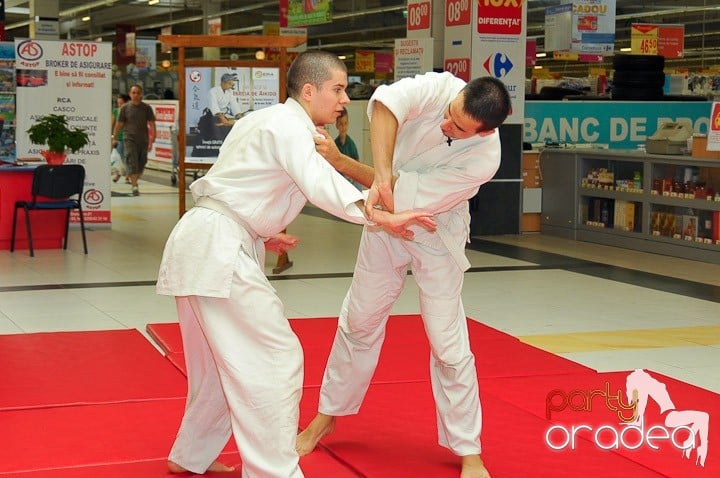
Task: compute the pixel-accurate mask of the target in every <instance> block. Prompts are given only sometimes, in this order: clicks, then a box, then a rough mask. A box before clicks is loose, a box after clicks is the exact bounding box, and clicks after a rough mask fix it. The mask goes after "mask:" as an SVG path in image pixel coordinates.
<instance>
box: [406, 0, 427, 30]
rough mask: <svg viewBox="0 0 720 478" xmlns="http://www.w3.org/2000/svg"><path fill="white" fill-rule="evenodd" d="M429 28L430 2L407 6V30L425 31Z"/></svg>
mask: <svg viewBox="0 0 720 478" xmlns="http://www.w3.org/2000/svg"><path fill="white" fill-rule="evenodd" d="M428 28H430V2H422V3H412V4H409V5H408V13H407V29H408V30H427V29H428Z"/></svg>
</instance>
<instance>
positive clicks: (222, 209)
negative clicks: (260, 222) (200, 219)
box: [195, 196, 258, 241]
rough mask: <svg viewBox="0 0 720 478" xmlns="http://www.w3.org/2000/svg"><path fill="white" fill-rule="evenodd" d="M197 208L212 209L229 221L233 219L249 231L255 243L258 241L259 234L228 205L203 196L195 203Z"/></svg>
mask: <svg viewBox="0 0 720 478" xmlns="http://www.w3.org/2000/svg"><path fill="white" fill-rule="evenodd" d="M195 207H204V208H205V209H212V210H213V211H215V212H218V213H220V214H222V215H223V216H225V217H227V218H228V219H232V220H233V221H235V222H236V223H237V224H238V225H239V226H240V227H242V228H243V229H245V230H246V231H247V233H248V234H250V236H251V237H252V238H253V240H254V241H256V240H257V239H258V234H257V233H256V232H255V231H253V229H252V227H250V225H248V223H247V222H245V221H243V220H242V219H240V217H239V216H238V215H237V214H236V213H235V211H233V210H232V209H230V207H229V206H228V205H227V204H225V203H223V202H220V201H218V200H216V199H213V198H211V197H208V196H203V197H201V198H199V199H198V200H197V201H196V202H195Z"/></svg>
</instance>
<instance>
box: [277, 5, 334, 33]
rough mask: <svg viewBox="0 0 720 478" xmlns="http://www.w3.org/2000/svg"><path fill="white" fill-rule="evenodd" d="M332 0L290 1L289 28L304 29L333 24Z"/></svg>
mask: <svg viewBox="0 0 720 478" xmlns="http://www.w3.org/2000/svg"><path fill="white" fill-rule="evenodd" d="M332 11H333V2H332V0H289V1H288V15H287V25H283V26H288V27H304V26H307V25H317V24H320V23H330V22H332Z"/></svg>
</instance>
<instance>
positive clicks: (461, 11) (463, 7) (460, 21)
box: [445, 0, 470, 27]
mask: <svg viewBox="0 0 720 478" xmlns="http://www.w3.org/2000/svg"><path fill="white" fill-rule="evenodd" d="M458 25H470V0H447V4H446V6H445V26H447V27H454V26H458Z"/></svg>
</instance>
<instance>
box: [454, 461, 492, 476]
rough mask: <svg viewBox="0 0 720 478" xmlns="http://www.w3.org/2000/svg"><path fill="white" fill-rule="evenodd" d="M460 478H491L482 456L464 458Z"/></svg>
mask: <svg viewBox="0 0 720 478" xmlns="http://www.w3.org/2000/svg"><path fill="white" fill-rule="evenodd" d="M460 478H490V473H489V472H488V471H487V468H485V464H484V463H483V461H482V459H481V458H480V455H467V456H464V457H462V472H461V473H460Z"/></svg>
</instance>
